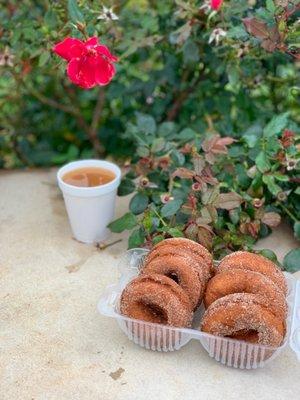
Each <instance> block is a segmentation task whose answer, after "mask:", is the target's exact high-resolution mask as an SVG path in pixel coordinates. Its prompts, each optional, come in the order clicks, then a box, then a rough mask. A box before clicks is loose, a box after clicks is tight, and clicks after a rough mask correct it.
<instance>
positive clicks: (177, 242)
mask: <svg viewBox="0 0 300 400" xmlns="http://www.w3.org/2000/svg"><path fill="white" fill-rule="evenodd" d="M165 245H173V246H179V247H180V248H183V249H184V248H185V249H187V250H189V251H192V252H195V253H197V254H198V255H199V256H201V257H202V258H203V259H204V261H205V263H206V264H207V265H209V267H210V269H212V268H213V259H212V255H211V254H210V252H209V251H208V250H207V249H206V248H205V247H204V246H202V245H201V244H199V243H197V242H195V241H193V240H190V239H187V238H169V239H165V240H162V241H161V242H159V243H157V244H156V245H155V246H154V247H153V249H157V248H160V247H162V246H165Z"/></svg>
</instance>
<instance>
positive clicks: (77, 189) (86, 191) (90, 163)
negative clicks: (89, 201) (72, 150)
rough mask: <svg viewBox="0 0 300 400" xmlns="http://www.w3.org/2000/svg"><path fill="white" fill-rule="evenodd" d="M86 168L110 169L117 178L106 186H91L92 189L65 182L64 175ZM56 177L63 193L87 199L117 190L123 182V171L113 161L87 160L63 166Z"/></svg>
mask: <svg viewBox="0 0 300 400" xmlns="http://www.w3.org/2000/svg"><path fill="white" fill-rule="evenodd" d="M84 167H102V168H106V169H109V170H110V171H112V172H113V173H114V174H115V178H114V179H113V180H112V181H110V182H108V183H105V184H104V185H98V186H91V187H84V186H74V185H70V184H69V183H66V182H64V181H63V179H62V176H63V175H64V173H66V172H69V171H72V170H73V169H77V168H84ZM56 177H57V181H58V185H59V187H60V189H61V190H62V192H63V193H68V194H73V195H77V196H84V197H85V196H89V195H99V194H105V193H108V192H110V191H111V190H114V189H115V188H117V187H118V186H119V183H120V180H121V170H120V168H119V167H118V166H117V165H116V164H115V163H113V162H111V161H106V160H97V159H86V160H77V161H71V162H69V163H67V164H65V165H63V166H62V167H60V168H59V170H58V171H57V174H56Z"/></svg>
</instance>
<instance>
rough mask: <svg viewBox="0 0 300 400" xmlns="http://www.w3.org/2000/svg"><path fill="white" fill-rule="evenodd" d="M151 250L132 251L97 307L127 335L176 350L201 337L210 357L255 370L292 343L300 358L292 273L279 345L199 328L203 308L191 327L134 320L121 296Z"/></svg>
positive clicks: (299, 313)
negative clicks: (283, 333) (122, 309)
mask: <svg viewBox="0 0 300 400" xmlns="http://www.w3.org/2000/svg"><path fill="white" fill-rule="evenodd" d="M147 253H148V250H145V249H132V250H129V251H128V252H127V253H126V254H125V256H124V257H123V259H122V260H121V262H120V264H119V270H120V273H121V277H120V280H119V282H118V283H117V284H115V285H111V286H109V287H107V288H106V290H105V292H104V293H103V294H102V296H101V298H100V300H99V303H98V310H99V312H100V314H102V315H105V316H108V317H112V318H115V319H116V320H117V322H118V324H119V326H120V328H121V329H122V331H123V332H124V333H125V334H126V335H127V337H128V338H129V339H130V340H132V341H133V342H134V343H136V344H138V345H139V346H141V347H144V348H146V349H150V350H153V351H174V350H179V349H180V348H181V347H183V346H185V345H186V344H187V343H188V342H189V341H190V340H191V339H196V340H198V341H199V342H200V343H201V344H202V346H203V347H204V349H205V350H206V351H207V353H208V354H209V356H210V357H212V358H214V359H215V360H216V361H218V362H220V363H222V364H224V365H227V366H229V367H234V368H241V369H244V368H246V369H254V368H258V367H263V366H264V365H265V364H267V363H268V362H270V361H271V360H273V359H274V358H275V357H277V356H278V355H279V353H280V352H281V351H282V350H283V349H284V347H285V346H286V345H287V344H288V343H289V344H290V347H291V348H292V350H294V352H295V353H296V355H297V356H298V359H299V361H300V282H299V281H297V280H296V279H295V278H294V277H293V276H292V275H291V274H289V273H285V276H286V280H287V284H288V296H287V302H288V308H289V311H288V317H287V333H286V336H285V339H284V342H283V343H282V345H281V346H280V347H276V348H274V347H268V346H262V345H256V344H251V343H247V342H244V341H240V340H236V339H230V338H226V337H218V336H214V335H210V334H207V333H205V332H201V331H199V330H198V329H197V328H198V327H199V325H200V321H201V317H202V315H203V313H204V307H203V305H201V306H200V307H199V308H198V309H197V311H196V312H195V315H194V319H193V323H192V328H174V327H170V326H166V325H160V324H154V323H150V322H144V321H140V320H136V319H132V318H129V317H126V316H124V315H121V314H120V312H119V301H120V296H121V293H122V291H123V289H124V288H125V286H126V285H127V283H128V282H130V281H131V280H132V279H133V278H135V277H136V276H137V275H138V274H139V271H140V269H141V267H142V265H143V259H144V257H145V255H146V254H147Z"/></svg>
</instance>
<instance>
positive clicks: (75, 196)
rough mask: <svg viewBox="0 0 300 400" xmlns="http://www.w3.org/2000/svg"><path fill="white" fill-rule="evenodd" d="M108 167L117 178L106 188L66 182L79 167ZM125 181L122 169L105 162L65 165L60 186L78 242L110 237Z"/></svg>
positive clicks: (60, 173) (85, 161)
mask: <svg viewBox="0 0 300 400" xmlns="http://www.w3.org/2000/svg"><path fill="white" fill-rule="evenodd" d="M86 167H98V168H105V169H108V170H110V171H112V172H113V173H114V174H115V178H114V179H113V180H112V181H111V182H108V183H106V184H104V185H101V186H94V187H78V186H73V185H69V184H68V183H66V182H64V181H63V180H62V178H63V176H64V175H65V174H66V173H67V172H70V171H73V170H75V169H78V168H86ZM120 180H121V170H120V168H119V167H118V166H117V165H115V164H113V163H111V162H109V161H103V160H80V161H74V162H70V163H69V164H66V165H64V166H63V167H62V168H60V169H59V170H58V172H57V181H58V186H59V187H60V189H61V191H62V193H63V197H64V200H65V205H66V209H67V213H68V217H69V221H70V224H71V228H72V232H73V235H74V237H75V239H77V240H79V241H80V242H83V243H95V242H98V241H101V240H104V239H106V238H107V236H108V234H109V230H108V228H107V225H108V224H109V223H110V222H111V221H112V219H113V217H114V211H115V203H116V195H117V189H118V186H119V184H120Z"/></svg>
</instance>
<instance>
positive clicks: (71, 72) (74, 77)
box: [67, 58, 80, 85]
mask: <svg viewBox="0 0 300 400" xmlns="http://www.w3.org/2000/svg"><path fill="white" fill-rule="evenodd" d="M79 64H80V60H79V59H78V58H73V60H71V61H70V62H69V64H68V68H67V74H68V77H69V78H70V80H71V81H72V82H73V83H75V85H79V82H80V80H79Z"/></svg>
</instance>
